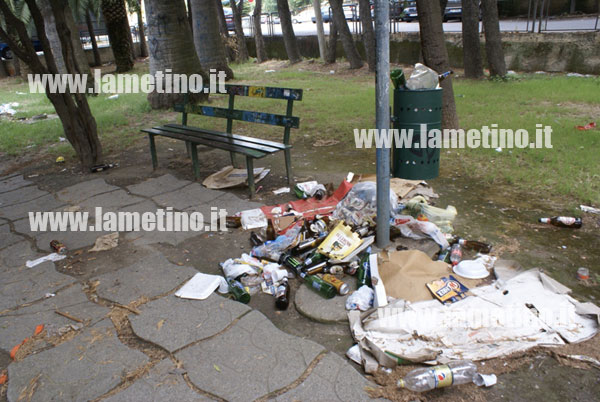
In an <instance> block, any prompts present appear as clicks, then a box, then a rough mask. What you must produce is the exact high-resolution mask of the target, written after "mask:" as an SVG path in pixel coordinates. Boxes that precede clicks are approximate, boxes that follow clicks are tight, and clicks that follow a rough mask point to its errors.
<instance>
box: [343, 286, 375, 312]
mask: <svg viewBox="0 0 600 402" xmlns="http://www.w3.org/2000/svg"><path fill="white" fill-rule="evenodd" d="M373 297H374V292H373V289H371V288H370V287H368V286H367V285H363V286H361V287H360V289H358V290H357V291H356V292H354V293H352V294H351V295H350V296H348V298H347V299H346V310H361V311H366V310H368V309H369V308H371V306H373Z"/></svg>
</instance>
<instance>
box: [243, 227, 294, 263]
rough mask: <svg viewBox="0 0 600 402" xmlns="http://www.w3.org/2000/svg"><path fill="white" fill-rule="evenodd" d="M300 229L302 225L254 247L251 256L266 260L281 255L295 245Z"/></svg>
mask: <svg viewBox="0 0 600 402" xmlns="http://www.w3.org/2000/svg"><path fill="white" fill-rule="evenodd" d="M301 229H302V223H300V224H296V226H294V227H292V228H290V229H288V230H287V231H286V232H285V234H282V235H281V236H277V238H275V240H269V241H268V242H266V243H265V244H261V245H260V246H256V247H254V248H253V249H252V256H253V257H257V258H268V257H273V255H275V254H278V253H282V252H284V251H285V250H287V249H288V248H290V247H292V246H293V245H295V242H296V239H297V237H298V235H299V234H300V230H301Z"/></svg>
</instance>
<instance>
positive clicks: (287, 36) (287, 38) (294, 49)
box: [277, 0, 302, 64]
mask: <svg viewBox="0 0 600 402" xmlns="http://www.w3.org/2000/svg"><path fill="white" fill-rule="evenodd" d="M277 13H278V14H279V21H280V23H281V32H282V34H283V44H284V45H285V51H286V53H287V56H288V60H289V61H290V63H291V64H295V63H299V62H300V61H302V56H300V50H299V49H298V41H297V40H296V34H295V33H294V27H293V26H292V14H291V13H290V6H289V4H288V0H277Z"/></svg>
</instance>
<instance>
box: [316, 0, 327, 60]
mask: <svg viewBox="0 0 600 402" xmlns="http://www.w3.org/2000/svg"><path fill="white" fill-rule="evenodd" d="M312 6H313V10H314V11H315V22H316V24H317V39H318V41H319V56H321V60H323V61H325V59H326V58H327V45H326V43H325V29H323V14H321V2H320V0H312Z"/></svg>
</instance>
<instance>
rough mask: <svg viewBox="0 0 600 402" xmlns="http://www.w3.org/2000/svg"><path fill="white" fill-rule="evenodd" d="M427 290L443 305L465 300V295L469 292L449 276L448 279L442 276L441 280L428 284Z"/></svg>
mask: <svg viewBox="0 0 600 402" xmlns="http://www.w3.org/2000/svg"><path fill="white" fill-rule="evenodd" d="M427 288H428V289H429V291H431V293H432V294H433V296H434V297H435V298H436V299H438V300H439V301H441V302H442V303H443V304H446V303H454V302H457V301H458V300H460V299H463V298H465V297H466V296H465V293H466V292H468V291H469V289H467V287H466V286H465V285H463V284H462V283H460V282H459V281H458V279H456V278H455V277H454V276H452V275H449V278H446V277H445V276H444V277H442V278H441V279H438V280H435V281H432V282H429V283H428V284H427Z"/></svg>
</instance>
